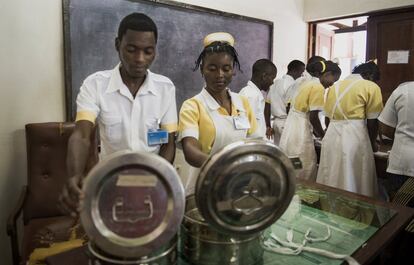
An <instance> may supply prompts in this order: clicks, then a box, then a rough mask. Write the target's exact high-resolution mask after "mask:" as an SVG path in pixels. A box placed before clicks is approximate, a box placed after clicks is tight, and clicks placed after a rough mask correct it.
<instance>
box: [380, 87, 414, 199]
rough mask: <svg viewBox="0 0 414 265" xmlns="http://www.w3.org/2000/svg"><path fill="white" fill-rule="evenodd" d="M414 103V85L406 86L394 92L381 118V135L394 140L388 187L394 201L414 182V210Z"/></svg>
mask: <svg viewBox="0 0 414 265" xmlns="http://www.w3.org/2000/svg"><path fill="white" fill-rule="evenodd" d="M413 102H414V82H407V83H403V84H401V85H399V86H398V87H397V88H396V89H395V90H394V91H393V92H392V94H391V96H390V97H389V98H388V100H387V103H386V104H385V107H384V110H383V111H382V113H381V114H380V116H379V117H378V120H379V121H380V122H381V123H380V126H381V132H382V134H384V135H386V136H387V137H389V138H391V139H394V143H393V145H392V149H391V152H390V156H389V159H388V167H387V172H388V179H387V181H386V182H387V184H386V185H385V188H386V189H387V191H388V193H389V195H390V199H391V200H393V199H394V198H395V196H396V193H397V191H398V189H400V188H401V187H402V186H404V185H407V184H408V182H407V181H409V182H411V183H412V184H411V189H412V190H411V195H410V198H411V200H412V202H411V207H414V163H413V161H414V119H413V117H414V104H413ZM406 182H407V183H406ZM404 183H406V184H404ZM407 202H408V201H407Z"/></svg>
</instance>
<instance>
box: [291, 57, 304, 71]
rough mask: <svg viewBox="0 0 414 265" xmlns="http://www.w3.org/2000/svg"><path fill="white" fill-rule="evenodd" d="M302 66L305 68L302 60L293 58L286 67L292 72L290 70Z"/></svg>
mask: <svg viewBox="0 0 414 265" xmlns="http://www.w3.org/2000/svg"><path fill="white" fill-rule="evenodd" d="M302 67H303V68H305V64H304V63H303V62H302V61H299V60H293V61H291V62H290V63H289V64H288V66H287V69H288V72H292V71H298V70H300V68H302Z"/></svg>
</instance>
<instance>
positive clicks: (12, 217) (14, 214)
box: [7, 186, 27, 236]
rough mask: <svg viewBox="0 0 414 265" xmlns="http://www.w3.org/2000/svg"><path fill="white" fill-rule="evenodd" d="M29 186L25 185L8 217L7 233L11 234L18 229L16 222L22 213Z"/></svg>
mask: <svg viewBox="0 0 414 265" xmlns="http://www.w3.org/2000/svg"><path fill="white" fill-rule="evenodd" d="M26 193H27V186H23V188H22V191H21V192H20V196H19V200H18V201H17V204H16V206H15V207H14V209H13V210H12V211H11V213H10V214H9V217H8V218H7V235H9V236H11V235H12V233H13V232H15V231H16V229H17V227H16V222H17V218H19V216H20V213H21V212H22V210H23V205H24V201H25V200H26Z"/></svg>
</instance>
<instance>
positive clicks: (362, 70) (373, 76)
mask: <svg viewBox="0 0 414 265" xmlns="http://www.w3.org/2000/svg"><path fill="white" fill-rule="evenodd" d="M352 73H353V74H360V75H361V76H362V78H364V79H368V80H371V81H378V80H379V79H380V70H379V67H378V65H377V64H376V63H374V62H373V61H369V62H366V63H362V64H360V65H357V66H355V67H354V69H353V70H352Z"/></svg>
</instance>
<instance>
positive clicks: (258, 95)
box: [239, 59, 277, 139]
mask: <svg viewBox="0 0 414 265" xmlns="http://www.w3.org/2000/svg"><path fill="white" fill-rule="evenodd" d="M252 68H253V69H252V78H251V80H250V81H249V82H247V86H245V87H243V88H242V89H241V90H240V92H239V94H240V95H242V96H245V97H247V98H248V99H249V103H250V106H251V107H252V109H253V112H254V115H255V116H256V120H257V130H258V134H259V135H260V136H261V137H262V138H263V139H265V137H266V133H267V132H266V121H265V116H264V108H265V98H264V96H263V94H265V93H267V91H268V90H269V87H270V86H271V85H272V84H273V80H274V79H275V78H276V75H277V68H276V66H275V65H274V64H273V63H272V61H270V60H268V59H260V60H257V61H256V62H255V63H254V64H253V67H252Z"/></svg>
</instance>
